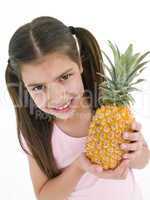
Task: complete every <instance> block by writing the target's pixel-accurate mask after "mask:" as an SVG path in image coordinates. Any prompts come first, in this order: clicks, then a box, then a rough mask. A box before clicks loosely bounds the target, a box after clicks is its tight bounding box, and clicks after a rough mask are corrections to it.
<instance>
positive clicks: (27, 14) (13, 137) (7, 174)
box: [0, 0, 150, 200]
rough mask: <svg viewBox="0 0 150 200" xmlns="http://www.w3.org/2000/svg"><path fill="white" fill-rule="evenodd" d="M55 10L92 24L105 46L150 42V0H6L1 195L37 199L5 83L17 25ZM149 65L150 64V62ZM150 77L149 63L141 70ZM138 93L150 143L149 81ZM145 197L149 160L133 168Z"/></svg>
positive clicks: (1, 9)
mask: <svg viewBox="0 0 150 200" xmlns="http://www.w3.org/2000/svg"><path fill="white" fill-rule="evenodd" d="M44 15H45V16H52V17H56V18H58V19H59V20H62V21H63V22H64V23H65V24H66V25H68V26H69V25H73V26H81V27H85V28H87V29H89V30H90V31H91V32H92V33H93V34H94V35H95V37H96V38H97V40H98V42H99V44H100V46H101V48H103V49H105V48H107V47H106V46H107V45H106V41H107V40H108V39H109V40H112V41H114V42H116V43H117V44H118V45H119V47H120V48H121V49H124V48H126V47H127V45H128V44H129V42H132V43H133V44H134V46H135V49H136V51H143V52H144V51H147V50H149V48H150V28H149V20H150V11H149V1H146V0H140V1H134V0H133V1H129V0H126V1H124V2H123V1H108V0H105V1H96V0H92V1H79V0H75V1H57V0H55V1H54V0H53V1H51V0H49V1H44V0H43V1H40V0H39V1H27V0H26V1H17V0H13V1H8V0H5V2H4V1H3V3H2V2H1V5H0V27H1V30H0V72H1V73H0V111H1V114H0V122H1V125H0V134H1V139H0V159H1V162H0V199H3V200H20V199H21V200H27V199H32V200H34V199H35V196H34V192H33V188H32V182H31V179H30V175H29V168H28V161H27V158H26V156H25V154H24V153H23V152H22V150H21V147H20V146H19V142H18V140H17V132H16V121H15V112H14V108H13V106H12V102H11V100H10V98H9V96H8V93H7V90H6V86H5V79H4V75H5V68H6V64H7V59H8V44H9V40H10V37H11V36H12V34H13V33H14V31H15V30H16V29H17V28H18V27H19V26H21V25H23V24H24V23H27V22H29V21H30V20H32V19H33V18H35V17H39V16H44ZM149 67H150V66H149ZM143 76H144V78H147V79H149V80H150V69H147V70H146V71H145V72H144V73H143ZM142 88H143V92H142V93H140V94H135V98H136V104H135V115H136V117H137V120H138V121H139V122H141V123H142V125H143V134H144V136H145V138H146V140H147V142H148V144H149V145H150V133H149V129H150V126H149V123H150V82H149V81H147V82H145V83H144V85H142ZM134 173H135V177H136V180H137V182H138V184H139V185H140V187H141V189H142V193H143V197H144V198H143V199H144V200H149V197H150V190H149V185H150V164H149V165H148V166H147V167H146V168H144V169H142V170H134Z"/></svg>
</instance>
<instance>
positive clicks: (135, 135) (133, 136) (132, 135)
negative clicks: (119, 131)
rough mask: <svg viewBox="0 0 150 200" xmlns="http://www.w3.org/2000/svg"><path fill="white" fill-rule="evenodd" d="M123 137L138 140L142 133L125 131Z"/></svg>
mask: <svg viewBox="0 0 150 200" xmlns="http://www.w3.org/2000/svg"><path fill="white" fill-rule="evenodd" d="M123 137H124V139H127V140H130V141H139V140H141V139H142V134H141V133H140V132H125V133H124V134H123Z"/></svg>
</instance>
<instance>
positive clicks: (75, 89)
mask: <svg viewBox="0 0 150 200" xmlns="http://www.w3.org/2000/svg"><path fill="white" fill-rule="evenodd" d="M67 91H70V93H73V94H75V95H79V96H81V95H82V94H83V92H84V85H83V82H82V79H81V78H80V76H78V77H76V78H75V79H74V81H72V82H71V83H70V84H69V85H68V87H67Z"/></svg>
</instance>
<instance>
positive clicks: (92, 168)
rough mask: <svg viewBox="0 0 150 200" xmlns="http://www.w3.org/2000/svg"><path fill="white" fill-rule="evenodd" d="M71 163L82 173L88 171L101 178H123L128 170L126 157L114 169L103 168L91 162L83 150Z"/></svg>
mask: <svg viewBox="0 0 150 200" xmlns="http://www.w3.org/2000/svg"><path fill="white" fill-rule="evenodd" d="M73 164H74V165H75V166H76V167H77V168H78V169H79V170H80V171H82V173H85V172H89V173H91V174H93V175H95V176H97V177H98V178H103V179H125V178H126V177H127V175H128V170H129V160H128V159H125V160H123V161H122V162H121V164H120V165H119V166H118V167H117V168H116V169H114V170H103V169H102V167H100V166H99V165H96V164H92V163H91V162H90V161H89V159H88V158H87V157H86V155H85V152H82V153H81V154H80V155H79V156H78V158H77V159H76V160H75V161H74V162H73Z"/></svg>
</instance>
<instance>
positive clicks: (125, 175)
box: [121, 167, 129, 179]
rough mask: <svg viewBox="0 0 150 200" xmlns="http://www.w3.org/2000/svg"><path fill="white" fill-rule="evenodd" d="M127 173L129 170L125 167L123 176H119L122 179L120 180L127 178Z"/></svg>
mask: <svg viewBox="0 0 150 200" xmlns="http://www.w3.org/2000/svg"><path fill="white" fill-rule="evenodd" d="M128 172H129V168H128V167H127V168H126V169H125V170H124V172H123V174H122V175H121V178H122V179H125V178H127V175H128Z"/></svg>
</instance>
